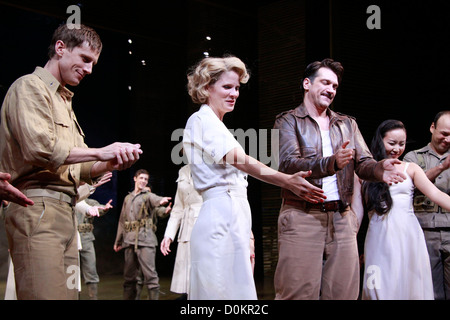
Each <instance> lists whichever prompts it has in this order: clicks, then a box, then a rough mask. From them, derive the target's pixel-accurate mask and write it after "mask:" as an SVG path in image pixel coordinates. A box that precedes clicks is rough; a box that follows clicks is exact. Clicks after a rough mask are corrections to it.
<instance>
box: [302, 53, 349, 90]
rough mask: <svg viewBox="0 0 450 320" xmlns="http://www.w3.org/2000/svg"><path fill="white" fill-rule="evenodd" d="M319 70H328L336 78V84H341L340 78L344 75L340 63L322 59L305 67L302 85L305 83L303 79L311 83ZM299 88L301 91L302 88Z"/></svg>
mask: <svg viewBox="0 0 450 320" xmlns="http://www.w3.org/2000/svg"><path fill="white" fill-rule="evenodd" d="M321 68H328V69H330V70H331V71H333V72H334V73H335V74H336V76H337V78H338V82H339V83H341V80H342V76H343V75H344V67H343V66H342V64H341V63H340V62H338V61H334V60H333V59H331V58H326V59H323V60H322V61H314V62H311V63H310V64H309V65H308V66H307V67H306V69H305V72H304V73H303V79H302V83H303V81H305V79H309V80H311V82H313V81H314V79H315V78H316V76H317V72H318V71H319V69H321ZM301 88H302V90H303V86H301Z"/></svg>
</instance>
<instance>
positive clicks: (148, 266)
mask: <svg viewBox="0 0 450 320" xmlns="http://www.w3.org/2000/svg"><path fill="white" fill-rule="evenodd" d="M149 176H150V175H149V173H148V171H147V170H144V169H141V170H138V171H137V172H136V174H135V175H134V190H133V191H132V192H130V193H129V194H128V195H127V196H126V197H125V199H124V202H123V206H122V211H121V213H120V218H119V225H118V227H117V236H116V241H115V244H114V251H116V252H118V251H119V250H121V249H122V248H124V249H125V252H124V256H125V265H124V272H123V275H124V284H123V288H124V299H125V300H134V299H136V294H137V292H136V284H137V277H138V272H139V270H140V271H141V272H142V275H143V277H144V282H143V285H144V286H146V287H147V289H148V298H149V299H151V300H158V298H159V278H158V274H157V272H156V267H155V254H156V247H157V246H158V240H157V239H156V234H155V231H156V224H157V217H167V215H168V214H169V213H170V211H171V210H172V208H171V205H170V203H169V201H170V199H171V198H170V197H160V196H157V195H156V194H154V193H151V192H149V191H148V188H147V184H148V179H149ZM167 204H169V205H168V206H167V207H164V205H167Z"/></svg>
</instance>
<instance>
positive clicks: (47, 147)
mask: <svg viewBox="0 0 450 320" xmlns="http://www.w3.org/2000/svg"><path fill="white" fill-rule="evenodd" d="M72 97H73V93H72V92H71V91H70V90H68V89H67V88H65V87H62V86H61V85H60V83H59V82H58V81H57V80H56V79H55V77H53V75H52V74H51V73H50V72H48V71H47V70H45V69H44V68H41V67H37V68H36V70H35V71H34V72H33V73H32V74H28V75H25V76H23V77H21V78H19V79H17V80H16V81H15V82H14V83H13V84H12V85H11V87H10V88H9V90H8V92H7V94H6V97H5V100H4V102H3V106H2V110H1V126H0V171H3V172H7V173H10V174H11V181H10V182H11V183H12V184H13V185H14V186H16V187H17V188H18V189H20V190H24V189H29V188H44V187H45V188H48V189H51V190H55V191H60V192H64V193H66V194H68V195H71V196H74V195H76V194H77V187H78V185H79V182H80V180H83V181H85V182H87V183H89V184H92V180H91V178H90V171H91V168H92V165H93V163H94V162H86V163H82V164H73V165H64V162H65V160H66V159H67V157H68V156H69V153H70V150H71V149H72V148H74V147H86V144H85V143H84V133H83V131H82V130H81V127H80V125H79V124H78V121H77V119H76V117H75V114H74V112H73V110H72Z"/></svg>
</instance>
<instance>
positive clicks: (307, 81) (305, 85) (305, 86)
mask: <svg viewBox="0 0 450 320" xmlns="http://www.w3.org/2000/svg"><path fill="white" fill-rule="evenodd" d="M302 85H303V90H305V91H308V90H309V86H310V85H311V80H310V79H309V78H305V79H304V80H303V83H302Z"/></svg>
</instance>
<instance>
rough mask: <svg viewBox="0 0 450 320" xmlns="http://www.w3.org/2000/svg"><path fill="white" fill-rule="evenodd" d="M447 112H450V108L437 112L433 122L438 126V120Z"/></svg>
mask: <svg viewBox="0 0 450 320" xmlns="http://www.w3.org/2000/svg"><path fill="white" fill-rule="evenodd" d="M446 114H450V110H445V111H441V112H438V113H437V114H436V116H435V117H434V120H433V124H434V126H435V127H437V122H438V120H439V119H440V118H441V117H442V116H444V115H446Z"/></svg>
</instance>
